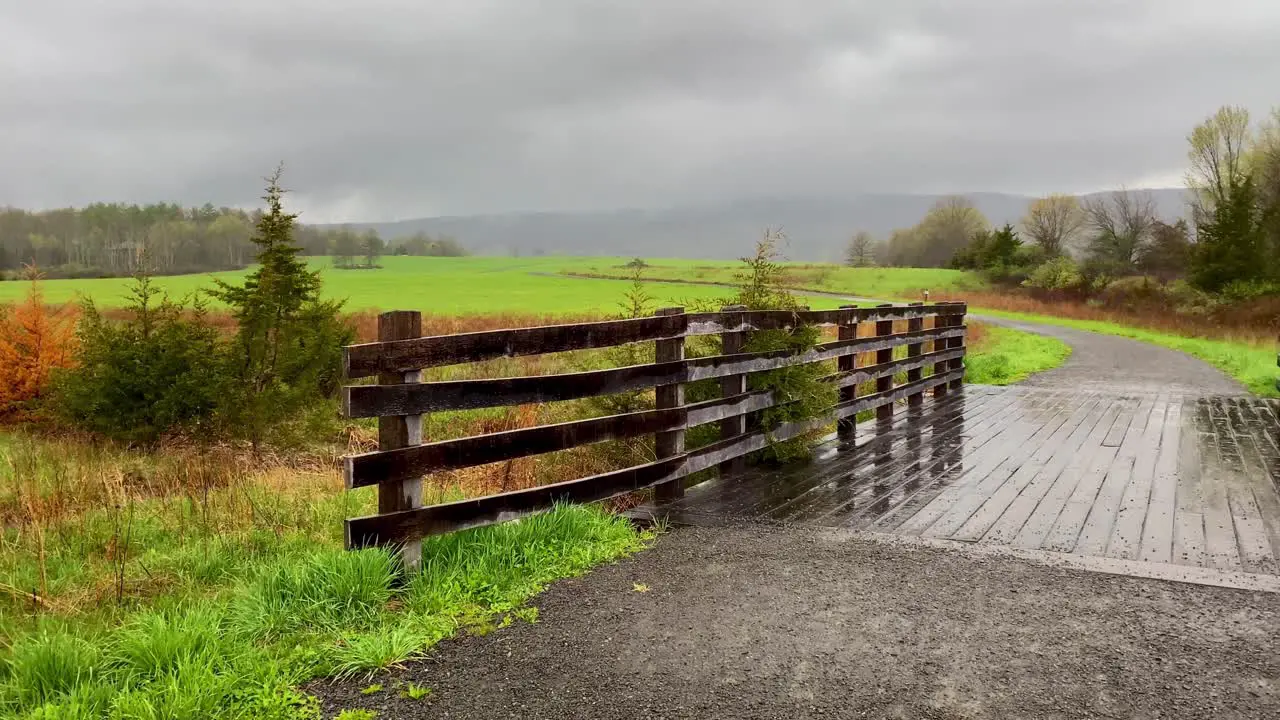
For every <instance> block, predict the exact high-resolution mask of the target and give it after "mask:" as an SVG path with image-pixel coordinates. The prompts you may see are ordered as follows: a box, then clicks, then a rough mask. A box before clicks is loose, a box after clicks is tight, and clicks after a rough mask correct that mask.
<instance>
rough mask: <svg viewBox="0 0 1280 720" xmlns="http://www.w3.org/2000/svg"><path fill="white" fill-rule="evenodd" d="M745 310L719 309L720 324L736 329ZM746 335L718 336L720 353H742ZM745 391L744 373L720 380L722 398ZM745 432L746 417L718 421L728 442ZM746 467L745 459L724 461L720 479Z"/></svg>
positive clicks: (738, 307)
mask: <svg viewBox="0 0 1280 720" xmlns="http://www.w3.org/2000/svg"><path fill="white" fill-rule="evenodd" d="M746 309H747V306H746V305H726V306H724V307H723V308H721V309H720V312H721V315H720V322H721V323H723V324H724V325H725V326H726V327H737V326H739V325H741V324H742V321H743V320H744V319H745V318H744V317H743V314H742V313H743V312H744V311H745V310H746ZM746 341H747V333H746V332H745V331H742V332H723V333H721V334H720V352H721V353H722V354H724V355H733V354H735V353H740V352H742V346H743V345H744V344H746ZM746 391H747V376H746V373H743V374H740V375H728V376H726V377H723V378H720V395H721V396H722V397H732V396H734V395H741V394H742V393H745V392H746ZM746 431H747V416H746V415H736V416H734V417H731V418H725V419H724V420H721V421H720V438H721V439H722V440H728V439H729V438H733V437H737V436H739V435H742V434H743V433H745V432H746ZM746 465H747V459H746V458H745V457H737V458H734V459H732V460H725V461H724V462H722V463H720V466H719V471H720V477H725V476H726V475H731V474H733V473H735V472H739V471H741V470H742V469H743V468H745V467H746Z"/></svg>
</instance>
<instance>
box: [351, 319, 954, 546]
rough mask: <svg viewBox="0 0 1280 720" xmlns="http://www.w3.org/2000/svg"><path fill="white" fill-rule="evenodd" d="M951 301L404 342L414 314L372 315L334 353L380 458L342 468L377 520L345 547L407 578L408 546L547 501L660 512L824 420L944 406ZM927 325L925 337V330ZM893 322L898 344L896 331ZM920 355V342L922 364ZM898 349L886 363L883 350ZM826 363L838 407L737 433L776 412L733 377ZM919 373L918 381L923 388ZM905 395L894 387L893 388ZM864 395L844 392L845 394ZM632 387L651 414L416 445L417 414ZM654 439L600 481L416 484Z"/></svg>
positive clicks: (372, 455) (849, 423) (949, 374)
mask: <svg viewBox="0 0 1280 720" xmlns="http://www.w3.org/2000/svg"><path fill="white" fill-rule="evenodd" d="M964 314H965V305H964V303H938V304H933V305H923V304H920V303H915V304H912V305H896V306H895V305H881V306H878V307H868V308H859V307H855V306H848V307H844V308H841V309H839V310H819V311H807V310H806V311H800V312H751V311H747V310H745V309H743V308H740V307H729V308H725V309H724V310H723V311H721V312H713V313H686V312H684V311H683V310H682V309H680V308H669V309H665V310H661V311H659V312H658V313H657V314H656V315H655V316H654V317H647V318H639V319H632V320H614V321H606V322H594V323H576V324H572V325H552V326H547V327H532V328H521V329H515V330H494V331H487V332H475V333H464V334H458V335H442V336H437V337H418V336H419V335H420V334H421V332H420V328H421V318H420V315H419V314H418V313H416V312H405V311H400V312H393V313H385V314H383V315H382V316H380V317H379V335H378V337H379V340H378V342H373V343H367V344H361V345H352V346H349V347H347V348H346V349H345V354H344V363H345V370H346V374H347V376H348V377H349V378H365V377H370V376H375V375H376V376H377V378H378V380H377V384H374V385H350V386H347V387H345V388H343V395H342V407H343V411H344V413H345V415H346V416H347V417H350V418H370V417H376V418H378V419H379V432H378V439H379V450H378V451H376V452H369V453H363V454H360V455H352V456H348V457H347V458H346V459H345V476H346V484H347V487H348V488H358V487H364V486H369V485H376V486H377V487H378V514H376V515H371V516H367V517H359V518H352V519H350V520H348V521H347V523H346V541H347V546H348V547H349V548H359V547H367V546H372V545H398V546H400V547H401V548H402V552H403V553H404V558H405V561H406V563H407V564H411V565H416V564H417V561H418V552H419V546H420V539H421V538H422V537H425V536H428V535H433V534H438V533H446V532H452V531H455V530H462V529H465V528H471V527H477V526H481V525H488V524H492V523H499V522H504V521H507V520H511V519H515V518H518V517H521V516H524V515H528V514H531V513H536V512H541V511H545V510H548V509H550V508H551V507H552V506H553V505H554V504H556V503H560V502H574V503H586V502H594V501H598V500H604V499H607V498H610V497H613V496H616V495H621V494H624V493H628V492H632V491H635V490H640V489H644V488H654V489H655V497H656V499H657V500H658V501H663V500H669V499H673V498H676V497H679V496H681V495H682V494H683V492H684V478H686V477H688V476H690V475H694V474H695V473H699V472H702V471H704V470H708V469H711V468H717V467H718V468H720V470H721V472H732V471H734V470H735V469H737V468H738V467H739V466H740V463H741V461H742V458H744V456H746V455H748V454H750V453H752V452H755V451H758V450H761V449H763V448H765V447H767V446H768V445H769V443H770V442H771V441H774V440H785V439H789V438H793V437H796V436H798V435H800V434H803V433H806V432H810V431H813V430H815V429H817V428H821V427H824V426H829V425H830V424H831V423H833V422H834V423H836V425H837V428H838V432H839V434H840V435H841V436H844V437H849V436H851V434H852V432H853V430H854V420H855V416H856V415H857V414H858V413H861V412H864V411H867V410H872V409H874V410H876V412H877V416H878V417H879V418H887V417H891V415H892V413H893V406H894V404H895V403H897V402H899V401H902V400H905V401H906V402H907V403H908V404H909V405H914V404H917V403H920V402H922V401H923V397H924V394H925V392H926V391H930V390H931V391H932V392H933V393H934V394H935V395H938V396H940V395H945V394H946V393H947V391H948V389H950V388H959V386H960V383H961V381H962V378H963V375H964V365H963V358H964V353H965V346H964V338H965V331H966V329H965V327H964ZM926 321H931V323H930V324H931V325H932V327H929V328H927V329H926V327H925V323H926ZM895 322H896V323H897V324H898V325H899V327H900V328H901V327H902V326H903V325H904V323H905V331H904V332H895V330H894V325H895ZM860 323H874V324H875V330H876V333H875V335H873V336H868V337H857V327H858V325H859V324H860ZM802 324H812V325H835V326H837V328H838V335H837V339H836V340H835V341H833V342H827V343H823V344H821V345H818V346H817V347H816V348H814V349H812V350H809V351H807V352H801V353H793V352H790V351H777V352H760V353H742V352H740V350H741V348H742V347H743V341H744V338H745V337H746V336H747V334H748V333H750V332H751V331H755V330H765V329H778V328H789V327H796V326H798V325H802ZM712 334H718V335H720V336H721V339H722V348H723V354H721V355H716V356H713V357H700V358H685V339H686V338H688V337H691V336H697V335H712ZM636 342H654V343H655V350H656V352H655V362H654V363H652V364H645V365H634V366H629V367H618V368H610V369H606V370H591V371H587V372H574V373H564V374H556V375H542V376H532V377H511V378H495V379H479V380H445V381H439V382H421V371H422V370H423V369H426V368H434V367H441V366H446V365H455V364H460V363H473V362H480V361H485V360H493V359H496V358H503V357H515V356H525V355H539V354H544V353H556V352H565V351H570V350H587V349H592V348H605V347H611V346H616V345H623V344H627V343H636ZM925 345H929V346H930V347H929V348H928V350H929V351H928V352H925ZM899 346H906V355H905V357H900V358H898V359H894V357H893V355H894V348H896V347H899ZM866 353H875V355H874V357H875V362H874V363H872V364H866V365H859V364H858V363H857V362H856V360H857V358H858V356H859V355H863V358H864V359H865V358H866V355H865V354H866ZM829 360H836V361H837V370H838V372H837V373H835V374H834V375H831V376H829V377H827V378H826V379H827V380H829V381H830V382H832V383H834V384H835V385H836V387H838V388H839V398H840V399H839V402H838V403H837V404H836V405H835V406H834V407H833V408H832V409H831V412H830V414H829V415H828V416H827V417H824V418H819V419H815V420H811V421H807V422H797V423H790V424H784V425H782V426H780V427H776V428H772V429H770V430H769V431H768V432H766V431H764V430H759V429H754V430H752V429H748V424H747V422H746V419H747V417H748V415H749V414H751V413H755V412H759V411H761V410H765V409H767V408H770V407H773V406H775V405H776V404H778V400H777V399H776V398H774V396H773V393H772V392H770V391H756V392H749V391H748V390H747V376H748V375H749V374H750V373H756V372H761V371H766V370H773V369H777V368H780V367H784V366H788V365H794V364H800V363H814V362H823V361H829ZM926 369H931V374H929V375H927V376H926V375H925V374H924V372H925V370H926ZM900 374H905V377H906V382H904V383H903V384H899V385H896V386H895V384H894V383H895V376H896V375H900ZM713 378H715V379H719V380H720V386H721V391H722V395H723V396H722V397H720V398H717V399H714V400H708V401H705V402H698V403H693V404H686V403H685V402H684V393H683V384H684V383H690V382H695V381H698V380H707V379H713ZM871 382H874V383H875V391H874V392H873V393H870V394H866V395H859V394H858V386H859V385H864V384H866V383H871ZM646 388H654V389H655V399H656V407H655V409H653V410H645V411H640V412H629V413H624V414H620V415H612V416H609V417H597V418H590V419H585V420H575V421H573V422H564V423H558V424H555V425H544V426H538V427H531V428H525V429H519V430H510V431H506V432H496V433H489V434H485V435H478V436H474V437H464V438H458V439H453V440H443V441H440V442H430V443H423V442H422V439H423V438H422V414H423V413H431V412H438V411H446V410H460V409H474V408H488V407H499V406H510V405H523V404H528V403H544V402H554V401H563V400H574V399H578V398H585V397H591V396H596V395H608V394H613V393H621V392H626V391H633V390H640V389H646ZM708 423H718V424H719V429H720V437H721V439H720V440H719V441H717V442H714V443H712V444H710V445H706V446H704V447H699V448H696V449H693V450H686V448H685V443H684V439H685V432H686V431H687V430H689V429H690V428H693V427H697V426H700V425H706V424H708ZM650 434H652V435H654V436H655V442H654V446H655V454H656V458H657V459H656V460H655V461H654V462H650V463H647V464H643V465H638V466H635V467H629V468H625V469H622V470H617V471H614V472H609V473H604V474H601V475H595V476H592V477H585V478H581V479H578V480H569V481H565V482H558V483H554V484H550V485H545V486H541V487H535V488H530V489H527V490H517V491H513V492H506V493H502V494H499V495H490V496H486V497H479V498H475V499H470V500H462V501H458V502H450V503H444V504H439V505H432V506H428V507H423V506H422V477H423V476H424V475H429V474H431V473H434V472H441V471H446V470H455V469H459V468H466V467H472V466H476V465H483V464H487V463H493V462H501V461H507V460H513V459H516V458H521V457H527V456H531V455H539V454H542V453H549V452H554V451H558V450H566V449H569V448H574V447H578V446H582V445H587V444H591V443H598V442H603V441H607V440H617V439H622V438H631V437H637V436H641V435H650Z"/></svg>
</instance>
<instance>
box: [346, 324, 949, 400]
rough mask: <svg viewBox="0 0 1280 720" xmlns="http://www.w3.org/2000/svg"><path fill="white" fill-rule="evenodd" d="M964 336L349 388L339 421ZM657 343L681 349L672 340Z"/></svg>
mask: <svg viewBox="0 0 1280 720" xmlns="http://www.w3.org/2000/svg"><path fill="white" fill-rule="evenodd" d="M964 333H965V329H964V328H963V327H947V328H944V329H936V330H923V331H920V332H915V333H912V332H908V333H897V334H893V335H889V336H886V337H867V338H856V339H853V340H837V341H835V342H831V343H826V344H823V345H819V346H818V348H817V349H815V350H812V351H809V352H804V353H793V352H789V351H785V350H784V351H774V352H760V353H740V354H737V355H717V356H714V357H705V358H695V359H690V360H678V361H669V362H663V361H660V362H656V363H653V364H650V365H633V366H630V367H622V368H612V369H608V370H591V371H587V372H577V373H561V374H556V375H536V376H526V377H513V378H494V379H485V380H451V381H443V382H429V383H418V384H414V385H351V386H347V387H344V388H343V389H342V407H343V412H344V414H345V415H346V416H347V417H350V418H362V417H380V416H385V415H414V414H420V413H425V412H436V411H442V410H472V409H478V408H487V407H501V406H505V405H525V404H531V403H544V402H557V401H563V400H577V399H581V398H584V397H594V396H598V395H611V394H615V393H621V392H627V391H630V390H640V389H644V388H650V387H657V386H661V385H675V384H680V383H688V382H695V381H698V380H709V379H715V378H722V377H727V376H731V375H739V374H743V373H754V372H762V371H765V370H774V369H777V368H780V367H786V366H789V365H796V364H803V363H813V362H822V361H825V360H834V359H836V358H839V357H842V356H845V355H851V354H854V353H863V352H871V351H879V350H884V349H887V348H893V347H898V346H900V345H907V344H909V343H911V342H916V341H922V340H925V339H930V338H933V339H947V338H961V337H963V335H964ZM662 342H681V341H680V340H679V339H676V340H670V341H662ZM952 362H955V361H952Z"/></svg>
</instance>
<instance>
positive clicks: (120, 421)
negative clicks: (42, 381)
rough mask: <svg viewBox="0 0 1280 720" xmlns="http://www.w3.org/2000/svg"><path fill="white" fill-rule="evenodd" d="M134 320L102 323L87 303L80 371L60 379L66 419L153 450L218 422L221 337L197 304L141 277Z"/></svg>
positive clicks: (59, 404)
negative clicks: (168, 438)
mask: <svg viewBox="0 0 1280 720" xmlns="http://www.w3.org/2000/svg"><path fill="white" fill-rule="evenodd" d="M130 292H131V295H132V302H131V304H130V305H129V306H128V308H127V309H128V311H129V313H130V316H129V318H128V319H127V320H124V321H118V322H117V321H110V320H107V319H105V318H103V317H102V315H101V314H100V313H98V311H97V309H96V308H95V307H94V305H93V303H92V302H89V301H86V302H85V303H84V317H83V318H82V319H81V321H80V327H79V337H80V354H79V357H78V361H79V366H78V367H76V368H75V369H72V370H67V371H63V372H62V373H60V374H59V375H58V376H57V378H56V379H55V387H54V405H55V409H56V410H57V411H58V413H59V414H60V415H62V416H63V417H65V418H66V419H68V420H71V421H73V422H75V423H77V424H79V425H80V426H81V427H85V428H87V429H89V430H92V431H94V432H98V433H101V434H103V435H106V436H107V437H110V438H113V439H117V440H122V441H126V442H130V443H137V444H142V445H152V444H154V443H155V442H156V441H157V440H159V439H160V437H161V436H163V435H165V434H168V433H173V432H178V431H193V430H196V429H200V428H204V427H206V426H208V425H210V424H211V423H212V422H213V419H214V414H215V412H216V410H217V407H218V401H219V398H221V397H222V396H223V393H224V389H225V387H226V382H225V380H226V376H225V375H224V374H223V370H224V364H223V362H222V358H223V348H222V344H221V343H220V341H219V338H218V331H217V330H216V329H215V328H213V327H211V326H210V325H209V324H208V323H206V322H205V321H204V312H203V308H202V307H201V306H200V305H199V304H198V303H196V304H195V305H193V306H192V307H191V309H190V310H188V308H187V306H186V305H184V304H183V303H180V302H173V301H171V300H169V299H168V297H167V296H165V295H164V294H163V293H161V292H160V291H159V290H157V289H156V288H155V287H153V286H152V284H151V279H150V278H149V277H148V276H146V275H145V274H140V275H138V276H137V277H136V278H135V280H134V283H133V287H132V289H131V291H130Z"/></svg>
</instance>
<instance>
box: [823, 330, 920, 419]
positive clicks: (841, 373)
mask: <svg viewBox="0 0 1280 720" xmlns="http://www.w3.org/2000/svg"><path fill="white" fill-rule="evenodd" d="M857 307H858V306H857V305H843V306H841V309H842V310H856V309H857ZM921 322H923V321H921ZM836 332H837V335H836V339H838V340H854V339H856V338H857V337H858V323H857V322H856V321H854V322H849V321H845V322H842V323H840V325H839V328H838V330H837V331H836ZM857 361H858V358H857V356H856V355H845V356H843V357H841V358H839V359H838V360H837V361H836V370H837V371H838V375H837V377H836V379H835V382H836V386H837V387H839V388H840V392H839V396H838V400H837V401H838V402H840V403H847V402H851V401H852V400H854V399H856V398H857V397H858V386H857V383H858V382H859V381H858V380H856V379H852V378H853V375H854V370H855V369H856V366H857ZM857 432H858V427H857V420H856V418H854V417H853V416H847V417H843V418H841V419H840V420H839V422H838V424H837V426H836V433H837V434H838V435H839V436H840V438H841V439H842V440H853V438H854V436H855V435H856V434H857Z"/></svg>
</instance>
